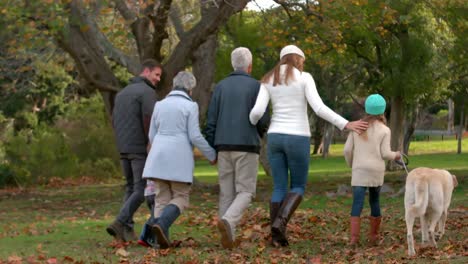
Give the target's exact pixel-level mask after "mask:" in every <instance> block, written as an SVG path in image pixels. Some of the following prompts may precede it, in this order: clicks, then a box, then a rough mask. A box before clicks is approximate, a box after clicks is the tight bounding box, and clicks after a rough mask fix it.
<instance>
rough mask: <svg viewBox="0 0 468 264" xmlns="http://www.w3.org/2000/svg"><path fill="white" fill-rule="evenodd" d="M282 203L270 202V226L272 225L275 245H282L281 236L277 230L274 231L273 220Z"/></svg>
mask: <svg viewBox="0 0 468 264" xmlns="http://www.w3.org/2000/svg"><path fill="white" fill-rule="evenodd" d="M280 207H281V203H278V202H276V203H273V202H270V226H271V245H272V246H274V247H279V246H281V243H280V241H279V240H280V236H279V234H278V233H277V232H274V231H273V222H274V221H275V218H276V216H277V215H278V212H279V209H280Z"/></svg>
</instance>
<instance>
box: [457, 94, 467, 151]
mask: <svg viewBox="0 0 468 264" xmlns="http://www.w3.org/2000/svg"><path fill="white" fill-rule="evenodd" d="M464 101H465V100H462V105H461V112H460V125H459V128H458V146H457V154H461V153H462V140H463V131H464V130H465V119H466V118H465V104H464Z"/></svg>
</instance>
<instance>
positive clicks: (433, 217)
mask: <svg viewBox="0 0 468 264" xmlns="http://www.w3.org/2000/svg"><path fill="white" fill-rule="evenodd" d="M441 216H442V212H441V211H439V210H433V211H432V212H431V213H430V214H429V219H430V225H429V243H430V244H431V245H432V246H433V247H435V248H437V243H436V241H435V227H436V225H437V223H438V222H439V220H440V218H441Z"/></svg>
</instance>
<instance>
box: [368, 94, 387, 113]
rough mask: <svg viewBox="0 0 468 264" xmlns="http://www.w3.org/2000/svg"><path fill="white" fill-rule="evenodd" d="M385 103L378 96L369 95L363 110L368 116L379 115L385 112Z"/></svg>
mask: <svg viewBox="0 0 468 264" xmlns="http://www.w3.org/2000/svg"><path fill="white" fill-rule="evenodd" d="M386 106H387V103H386V102H385V99H384V98H383V97H382V96H381V95H380V94H371V95H369V97H367V99H366V103H365V108H366V113H368V114H369V115H381V114H383V113H384V112H385V107H386Z"/></svg>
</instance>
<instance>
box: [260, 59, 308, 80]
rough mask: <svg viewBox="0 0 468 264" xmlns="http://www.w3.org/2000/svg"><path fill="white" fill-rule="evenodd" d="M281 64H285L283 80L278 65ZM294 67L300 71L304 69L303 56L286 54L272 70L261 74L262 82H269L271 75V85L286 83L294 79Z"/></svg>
mask: <svg viewBox="0 0 468 264" xmlns="http://www.w3.org/2000/svg"><path fill="white" fill-rule="evenodd" d="M283 64H286V72H285V77H284V80H281V76H280V67H281V65H283ZM294 68H296V69H298V70H299V71H301V72H302V71H303V69H304V58H303V57H301V56H300V55H298V54H295V53H290V54H286V55H284V56H283V57H282V58H281V60H280V61H279V62H278V64H276V66H275V67H274V68H273V69H272V70H270V71H269V72H268V73H267V74H265V75H264V76H263V78H262V83H268V82H270V80H271V78H272V77H273V86H276V85H277V84H286V85H287V84H288V81H289V80H291V79H294V74H293V73H294V71H293V69H294ZM283 81H284V83H283Z"/></svg>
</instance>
